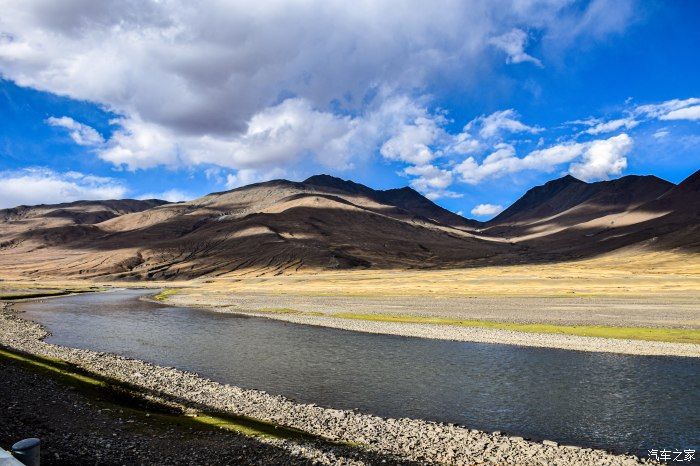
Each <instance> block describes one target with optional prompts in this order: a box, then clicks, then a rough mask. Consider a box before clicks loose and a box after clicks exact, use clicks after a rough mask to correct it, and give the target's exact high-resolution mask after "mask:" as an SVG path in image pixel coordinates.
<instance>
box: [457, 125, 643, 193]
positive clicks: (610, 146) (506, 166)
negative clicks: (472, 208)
mask: <svg viewBox="0 0 700 466" xmlns="http://www.w3.org/2000/svg"><path fill="white" fill-rule="evenodd" d="M631 149H632V138H631V137H629V136H628V135H627V134H625V133H623V134H620V135H618V136H613V137H611V138H609V139H600V140H595V141H590V142H585V143H579V142H569V143H562V144H557V145H555V146H552V147H548V148H546V149H539V150H535V151H532V152H530V153H529V154H527V155H526V156H525V157H522V158H520V157H517V156H516V152H515V148H514V147H513V146H511V145H509V144H500V145H499V146H498V147H497V150H495V151H494V152H493V153H491V154H489V155H488V156H487V157H486V158H485V159H484V160H483V161H482V162H481V163H479V162H478V161H477V160H476V159H475V158H474V157H469V158H467V159H465V160H464V161H462V162H461V163H460V164H458V165H457V166H456V167H455V171H456V172H457V173H458V174H459V175H460V179H461V180H462V181H464V182H465V183H469V184H478V183H480V182H482V181H483V180H485V179H489V178H498V177H501V176H504V175H507V174H512V173H518V172H521V171H524V170H536V171H541V172H552V171H554V170H555V169H556V168H557V167H559V166H561V165H562V164H565V163H571V165H570V167H569V171H570V172H571V173H572V174H573V175H574V176H577V177H579V178H581V179H583V180H586V181H591V180H594V179H607V178H608V177H609V176H610V175H616V174H620V173H621V172H622V170H624V169H625V167H626V166H627V159H626V157H625V156H626V155H627V154H628V153H629V152H630V151H631ZM579 158H580V161H576V160H577V159H579Z"/></svg>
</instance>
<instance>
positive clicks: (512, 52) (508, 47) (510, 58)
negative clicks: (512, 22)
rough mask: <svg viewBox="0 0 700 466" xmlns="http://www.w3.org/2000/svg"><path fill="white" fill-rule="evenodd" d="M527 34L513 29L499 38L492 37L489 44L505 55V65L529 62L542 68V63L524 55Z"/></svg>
mask: <svg viewBox="0 0 700 466" xmlns="http://www.w3.org/2000/svg"><path fill="white" fill-rule="evenodd" d="M527 39H528V37H527V33H526V32H525V31H523V30H522V29H513V30H511V31H509V32H506V33H505V34H501V35H500V36H496V37H492V38H491V39H490V40H489V43H490V44H492V45H494V46H496V47H497V48H499V49H501V50H502V51H504V52H505V53H506V63H523V62H530V63H534V64H535V65H537V66H539V67H542V62H541V61H540V60H539V59H537V58H535V57H533V56H532V55H528V54H527V53H525V44H527Z"/></svg>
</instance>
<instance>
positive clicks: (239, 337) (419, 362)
mask: <svg viewBox="0 0 700 466" xmlns="http://www.w3.org/2000/svg"><path fill="white" fill-rule="evenodd" d="M146 293H147V292H145V291H138V290H130V291H114V292H108V293H99V294H86V295H78V296H71V297H65V298H59V299H48V300H45V301H43V302H38V303H31V304H25V305H23V306H22V309H23V310H25V311H26V312H27V314H26V316H27V317H29V318H30V319H32V320H35V321H37V322H40V323H41V324H43V325H45V326H46V327H47V328H48V329H49V330H50V331H51V332H52V334H53V335H52V336H51V337H49V339H48V341H50V342H52V343H57V344H61V345H66V346H71V347H76V348H88V349H92V350H98V351H107V352H111V353H118V354H121V355H125V356H129V357H133V358H138V359H143V360H146V361H150V362H153V363H156V364H160V365H168V366H174V367H178V368H180V369H185V370H190V371H195V372H197V373H199V374H201V375H203V376H205V377H208V378H211V379H213V380H217V381H220V382H226V383H230V384H235V385H238V386H241V387H245V388H256V389H261V390H265V391H268V392H270V393H273V394H280V395H285V396H287V397H290V398H293V399H296V400H299V401H303V402H313V403H316V404H319V405H323V406H332V407H336V408H358V409H360V410H361V411H365V412H370V413H373V414H377V415H380V416H385V417H394V418H398V417H415V418H423V419H429V420H435V421H443V422H454V423H459V424H463V425H466V426H468V427H471V428H477V429H482V430H487V431H493V430H500V431H504V432H507V433H509V434H513V435H522V436H524V437H531V438H535V439H543V438H548V439H552V440H557V441H559V442H562V443H571V444H578V445H584V446H593V447H598V448H606V449H613V450H615V451H618V452H622V451H634V452H644V451H645V449H647V448H658V449H660V448H670V449H678V448H695V449H696V450H697V449H698V444H699V443H700V380H699V376H700V363H698V361H697V360H695V359H691V358H672V357H647V356H626V355H614V354H604V353H586V352H575V351H564V350H554V349H541V348H523V347H517V346H508V345H495V344H481V343H460V342H449V341H438V340H427V339H420V338H407V337H399V336H390V335H373V334H363V333H357V332H350V331H344V330H337V329H329V328H321V327H312V326H306V325H297V324H291V323H284V322H279V321H274V320H268V319H260V318H250V317H239V316H234V315H228V314H220V313H215V312H209V311H203V310H198V309H188V308H175V307H168V306H162V305H158V304H154V303H148V302H144V301H140V300H139V299H138V297H139V296H141V295H144V294H146Z"/></svg>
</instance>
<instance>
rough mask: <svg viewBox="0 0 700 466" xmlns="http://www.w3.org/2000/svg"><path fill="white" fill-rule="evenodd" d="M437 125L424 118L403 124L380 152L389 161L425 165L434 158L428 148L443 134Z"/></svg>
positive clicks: (433, 119)
mask: <svg viewBox="0 0 700 466" xmlns="http://www.w3.org/2000/svg"><path fill="white" fill-rule="evenodd" d="M439 124H440V122H439V121H438V120H436V119H435V118H426V117H419V118H417V119H416V120H415V121H413V122H411V123H408V124H404V125H402V126H401V127H400V128H398V131H397V132H396V133H395V134H394V135H393V136H392V137H391V138H390V139H389V140H388V141H386V142H385V143H384V144H383V145H382V147H381V149H380V152H381V154H382V155H383V156H384V157H385V158H387V159H390V160H401V161H403V162H407V163H412V164H426V163H428V162H430V161H431V160H433V158H435V154H434V153H433V151H432V150H431V148H430V147H431V146H432V145H433V144H435V143H436V142H437V140H438V138H440V136H441V135H442V134H443V130H442V128H441V127H440V126H439Z"/></svg>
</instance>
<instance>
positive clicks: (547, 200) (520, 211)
mask: <svg viewBox="0 0 700 466" xmlns="http://www.w3.org/2000/svg"><path fill="white" fill-rule="evenodd" d="M697 178H698V174H697V172H696V173H695V174H694V175H692V176H691V177H689V178H688V180H686V181H684V182H683V183H681V184H679V185H678V186H676V185H674V184H673V183H669V182H667V181H665V180H662V179H660V178H657V177H655V176H636V175H630V176H624V177H622V178H619V179H616V180H610V181H600V182H597V183H586V182H583V181H581V180H578V179H576V178H573V177H571V176H565V177H563V178H560V179H557V180H553V181H550V182H548V183H546V184H544V185H543V186H538V187H535V188H532V189H531V190H529V191H528V192H527V193H525V195H524V196H523V197H522V198H520V199H519V200H518V201H516V202H515V203H514V204H513V205H512V206H511V207H509V208H508V209H506V210H505V211H504V212H502V213H501V215H499V216H497V217H496V218H494V219H493V220H491V221H490V222H488V223H487V224H486V227H484V228H483V229H482V230H481V231H482V232H483V233H484V234H488V235H493V236H495V237H503V238H508V239H509V241H512V242H514V243H517V244H520V245H522V246H526V247H527V248H528V249H530V250H532V251H538V254H539V255H540V257H542V258H545V259H547V260H557V259H561V258H579V257H587V256H593V255H598V254H603V253H606V252H609V251H613V250H616V249H620V248H625V247H649V248H662V249H674V248H682V249H690V250H700V248H698V247H697V240H696V239H695V237H694V234H695V233H694V232H696V231H697V227H698V217H697V203H698V202H699V201H700V196H699V195H698V190H697V186H696V185H697V183H698V182H697ZM693 206H695V207H693ZM674 238H675V239H674Z"/></svg>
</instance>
